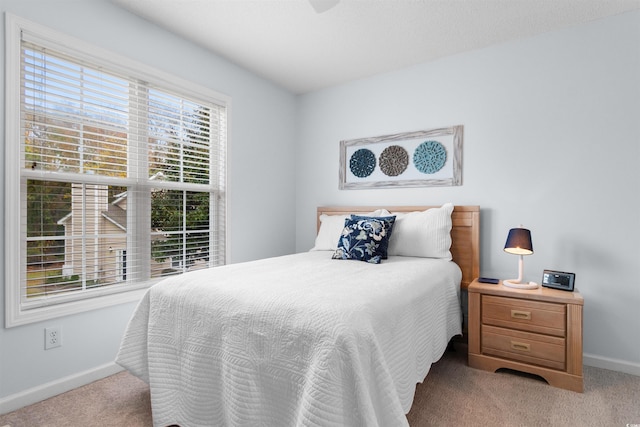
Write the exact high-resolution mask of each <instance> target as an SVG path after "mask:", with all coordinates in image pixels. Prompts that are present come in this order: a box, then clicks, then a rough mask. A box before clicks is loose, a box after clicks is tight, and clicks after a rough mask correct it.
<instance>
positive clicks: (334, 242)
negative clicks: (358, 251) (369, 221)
mask: <svg viewBox="0 0 640 427" xmlns="http://www.w3.org/2000/svg"><path fill="white" fill-rule="evenodd" d="M361 215H363V216H387V215H389V211H387V210H386V209H378V210H375V211H373V212H370V213H363V214H361ZM349 217H351V214H349V215H326V214H321V215H320V230H319V231H318V235H317V236H316V243H315V245H314V246H313V248H311V250H312V251H335V250H336V248H337V247H338V240H339V239H340V236H341V235H342V230H343V229H344V220H345V219H347V218H349Z"/></svg>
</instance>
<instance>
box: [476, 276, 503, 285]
mask: <svg viewBox="0 0 640 427" xmlns="http://www.w3.org/2000/svg"><path fill="white" fill-rule="evenodd" d="M478 282H480V283H491V284H492V285H497V284H498V283H499V282H500V280H498V279H493V278H491V277H478Z"/></svg>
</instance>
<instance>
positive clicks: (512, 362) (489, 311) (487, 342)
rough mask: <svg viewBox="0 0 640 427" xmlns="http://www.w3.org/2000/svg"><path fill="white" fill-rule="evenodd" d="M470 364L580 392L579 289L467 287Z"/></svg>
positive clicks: (580, 310)
mask: <svg viewBox="0 0 640 427" xmlns="http://www.w3.org/2000/svg"><path fill="white" fill-rule="evenodd" d="M468 291H469V366H471V367H473V368H477V369H484V370H488V371H496V370H497V369H499V368H508V369H513V370H517V371H522V372H528V373H530V374H535V375H539V376H541V377H542V378H544V379H545V380H546V381H547V382H548V383H549V384H550V385H552V386H554V387H560V388H565V389H568V390H573V391H577V392H580V393H581V392H582V390H583V377H582V308H583V306H584V300H583V298H582V295H580V293H579V292H578V291H573V292H567V291H561V290H557V289H550V288H545V287H539V288H538V289H532V290H523V289H514V288H508V287H506V286H503V285H502V282H500V283H499V284H497V285H491V284H486V283H480V282H478V281H477V280H474V281H473V282H471V284H470V285H469V289H468Z"/></svg>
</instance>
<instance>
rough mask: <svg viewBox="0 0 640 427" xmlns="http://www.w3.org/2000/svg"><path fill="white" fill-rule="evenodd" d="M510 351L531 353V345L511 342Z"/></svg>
mask: <svg viewBox="0 0 640 427" xmlns="http://www.w3.org/2000/svg"><path fill="white" fill-rule="evenodd" d="M511 349H512V350H520V351H531V345H530V344H526V343H523V342H517V341H511Z"/></svg>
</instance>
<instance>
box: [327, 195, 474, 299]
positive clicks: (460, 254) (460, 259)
mask: <svg viewBox="0 0 640 427" xmlns="http://www.w3.org/2000/svg"><path fill="white" fill-rule="evenodd" d="M438 207H440V206H389V207H385V206H375V207H372V206H336V207H333V206H323V207H319V208H318V213H317V222H318V230H320V215H322V214H325V215H348V214H352V213H353V214H365V213H367V212H372V211H374V210H376V209H386V210H388V211H389V212H391V213H394V212H413V211H424V210H427V209H431V208H438ZM451 219H452V222H453V228H452V229H451V255H452V256H453V260H454V261H455V263H456V264H458V266H459V267H460V269H461V270H462V283H461V284H460V286H461V287H462V289H467V287H468V286H469V283H471V282H472V281H473V279H475V278H476V277H478V276H479V275H480V206H454V209H453V213H452V214H451Z"/></svg>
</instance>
